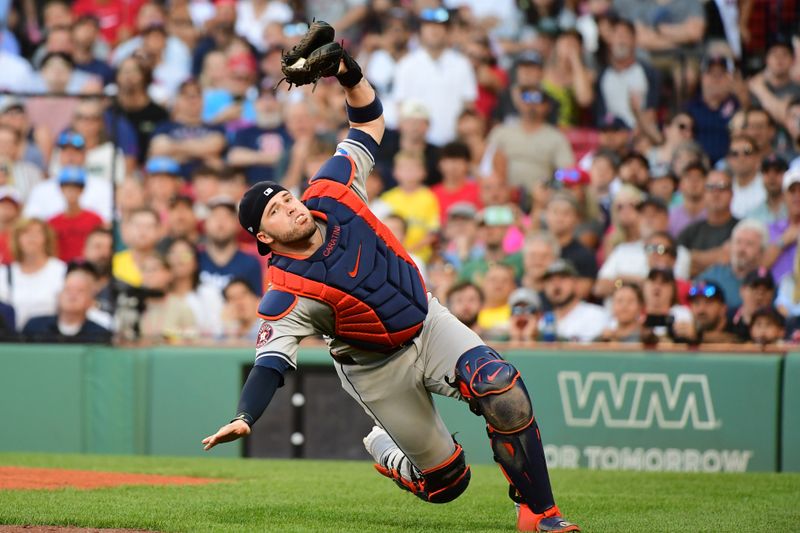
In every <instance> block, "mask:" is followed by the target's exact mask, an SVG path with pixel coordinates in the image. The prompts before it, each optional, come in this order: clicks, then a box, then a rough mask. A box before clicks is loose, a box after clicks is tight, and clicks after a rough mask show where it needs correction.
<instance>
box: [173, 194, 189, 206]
mask: <svg viewBox="0 0 800 533" xmlns="http://www.w3.org/2000/svg"><path fill="white" fill-rule="evenodd" d="M178 205H185V206H187V207H194V200H193V199H192V197H191V196H189V195H188V194H176V195H175V196H173V197H172V198H171V199H170V201H169V207H170V209H172V208H173V207H176V206H178Z"/></svg>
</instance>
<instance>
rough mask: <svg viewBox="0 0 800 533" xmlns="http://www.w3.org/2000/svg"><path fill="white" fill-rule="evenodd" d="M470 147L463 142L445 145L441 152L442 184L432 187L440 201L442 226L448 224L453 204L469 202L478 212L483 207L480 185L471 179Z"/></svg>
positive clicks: (440, 169)
mask: <svg viewBox="0 0 800 533" xmlns="http://www.w3.org/2000/svg"><path fill="white" fill-rule="evenodd" d="M470 159H471V157H470V151H469V147H468V146H467V145H466V144H464V143H462V142H458V141H455V142H451V143H447V144H445V145H444V146H443V147H442V149H441V151H440V152H439V171H440V172H441V173H442V182H441V183H437V184H436V185H434V186H433V187H431V191H432V192H433V194H435V195H436V199H437V200H439V214H440V216H441V218H442V225H444V224H445V223H447V211H448V209H449V208H450V206H451V205H453V204H458V203H462V202H467V203H470V204H472V205H473V206H475V209H476V210H480V209H481V208H482V207H483V204H482V202H481V198H480V187H479V186H478V183H477V182H476V181H474V180H472V179H470V177H469V167H470Z"/></svg>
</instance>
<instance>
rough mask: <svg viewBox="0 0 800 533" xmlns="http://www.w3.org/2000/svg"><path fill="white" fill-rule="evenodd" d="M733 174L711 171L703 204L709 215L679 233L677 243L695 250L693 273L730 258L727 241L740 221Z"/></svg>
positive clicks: (691, 250) (694, 274)
mask: <svg viewBox="0 0 800 533" xmlns="http://www.w3.org/2000/svg"><path fill="white" fill-rule="evenodd" d="M731 181H732V179H731V176H730V174H728V173H727V172H725V171H720V170H713V171H711V172H709V173H708V177H707V178H706V184H705V194H704V196H703V203H704V204H705V206H706V216H705V218H704V219H703V220H700V221H699V222H695V223H694V224H689V225H688V226H686V227H685V228H684V230H683V231H682V232H681V233H680V235H678V244H680V245H681V246H685V247H686V248H688V249H689V251H690V252H691V253H692V262H691V268H690V272H689V273H690V275H692V276H696V275H698V274H699V273H700V272H702V271H704V270H705V269H707V268H708V267H710V266H711V265H716V264H725V263H727V262H728V260H729V259H730V246H729V244H728V240H729V239H730V237H731V232H733V228H734V227H735V226H736V223H737V222H739V219H737V218H735V217H734V216H733V215H732V214H731V208H730V205H731V197H732V196H733V194H732V192H731V190H732V186H731Z"/></svg>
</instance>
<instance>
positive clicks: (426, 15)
mask: <svg viewBox="0 0 800 533" xmlns="http://www.w3.org/2000/svg"><path fill="white" fill-rule="evenodd" d="M419 20H420V21H421V22H433V23H435V24H447V23H448V22H449V21H450V12H449V11H447V10H446V9H445V8H443V7H434V8H427V9H423V10H422V11H420V13H419Z"/></svg>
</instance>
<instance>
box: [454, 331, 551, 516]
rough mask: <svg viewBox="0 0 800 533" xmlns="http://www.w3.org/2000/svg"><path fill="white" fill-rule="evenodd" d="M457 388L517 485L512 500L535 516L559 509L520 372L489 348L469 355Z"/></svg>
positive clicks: (462, 359) (463, 360)
mask: <svg viewBox="0 0 800 533" xmlns="http://www.w3.org/2000/svg"><path fill="white" fill-rule="evenodd" d="M455 377H456V379H455V383H454V384H453V385H454V386H457V387H458V390H459V391H460V392H461V394H462V396H464V398H466V400H467V401H468V402H469V406H470V409H471V410H472V412H474V413H475V414H478V415H481V416H483V417H484V419H486V429H487V433H488V434H489V439H490V440H491V442H492V451H494V459H495V461H497V462H498V463H499V464H500V468H501V469H502V471H503V473H504V474H505V476H506V478H507V479H508V481H509V482H510V483H511V485H512V487H511V493H510V496H511V498H512V499H513V500H514V501H516V502H518V503H524V504H527V505H528V506H530V508H531V509H533V511H534V512H535V513H544V512H545V511H546V510H547V509H549V508H551V507H553V506H554V505H555V502H554V500H553V492H552V490H551V488H550V478H549V476H548V474H547V464H546V463H545V458H544V450H543V448H542V441H541V438H540V436H539V428H538V426H537V424H536V420H535V419H534V416H533V407H532V406H531V400H530V397H529V396H528V391H527V390H526V389H525V385H524V384H523V383H522V378H521V377H520V375H519V371H518V370H517V369H516V368H514V366H513V365H512V364H511V363H509V362H508V361H505V360H503V358H502V357H500V355H499V354H498V353H497V352H495V351H494V350H492V349H491V348H489V347H488V346H478V347H476V348H473V349H472V350H469V351H467V352H465V353H464V354H462V355H461V357H459V359H458V362H457V363H456V372H455Z"/></svg>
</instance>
